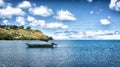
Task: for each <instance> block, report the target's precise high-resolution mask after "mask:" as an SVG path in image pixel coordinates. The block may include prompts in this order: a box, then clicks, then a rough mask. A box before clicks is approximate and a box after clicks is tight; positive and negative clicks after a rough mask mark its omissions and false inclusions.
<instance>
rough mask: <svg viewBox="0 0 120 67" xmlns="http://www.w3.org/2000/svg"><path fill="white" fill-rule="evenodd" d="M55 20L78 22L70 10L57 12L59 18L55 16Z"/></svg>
mask: <svg viewBox="0 0 120 67" xmlns="http://www.w3.org/2000/svg"><path fill="white" fill-rule="evenodd" d="M55 18H56V19H58V20H70V21H74V20H76V18H75V17H74V15H73V14H72V13H71V12H69V11H68V10H60V11H57V16H55Z"/></svg>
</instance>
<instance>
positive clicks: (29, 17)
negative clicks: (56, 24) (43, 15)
mask: <svg viewBox="0 0 120 67" xmlns="http://www.w3.org/2000/svg"><path fill="white" fill-rule="evenodd" d="M27 20H28V21H29V22H32V21H35V20H36V19H35V18H34V17H32V16H28V17H27Z"/></svg>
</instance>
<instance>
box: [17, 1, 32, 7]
mask: <svg viewBox="0 0 120 67" xmlns="http://www.w3.org/2000/svg"><path fill="white" fill-rule="evenodd" d="M31 6H32V5H31V3H30V2H29V1H23V2H22V3H20V4H19V5H18V6H17V7H19V8H29V7H31Z"/></svg>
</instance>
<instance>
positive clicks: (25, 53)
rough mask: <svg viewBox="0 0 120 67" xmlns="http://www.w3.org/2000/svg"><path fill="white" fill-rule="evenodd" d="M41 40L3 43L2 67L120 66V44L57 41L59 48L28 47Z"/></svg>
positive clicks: (116, 42) (0, 50)
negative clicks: (29, 44)
mask: <svg viewBox="0 0 120 67" xmlns="http://www.w3.org/2000/svg"><path fill="white" fill-rule="evenodd" d="M28 42H29V43H40V41H0V67H80V66H82V67H119V66H120V64H119V63H120V41H115V40H114V41H84V40H83V41H82V40H81V41H79V40H70V41H69V40H68V41H62V40H61V41H59V40H58V41H55V43H57V44H58V46H57V47H56V48H27V45H25V43H28Z"/></svg>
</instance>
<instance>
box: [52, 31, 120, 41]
mask: <svg viewBox="0 0 120 67" xmlns="http://www.w3.org/2000/svg"><path fill="white" fill-rule="evenodd" d="M71 32H72V31H68V32H59V33H56V32H54V34H53V35H52V36H53V38H54V39H69V40H70V39H82V40H83V39H103V40H104V39H107V40H109V39H119V40H120V37H119V36H120V32H118V31H103V30H97V31H83V32H78V31H76V32H77V33H71ZM73 32H74V31H73ZM68 33H69V35H68Z"/></svg>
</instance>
